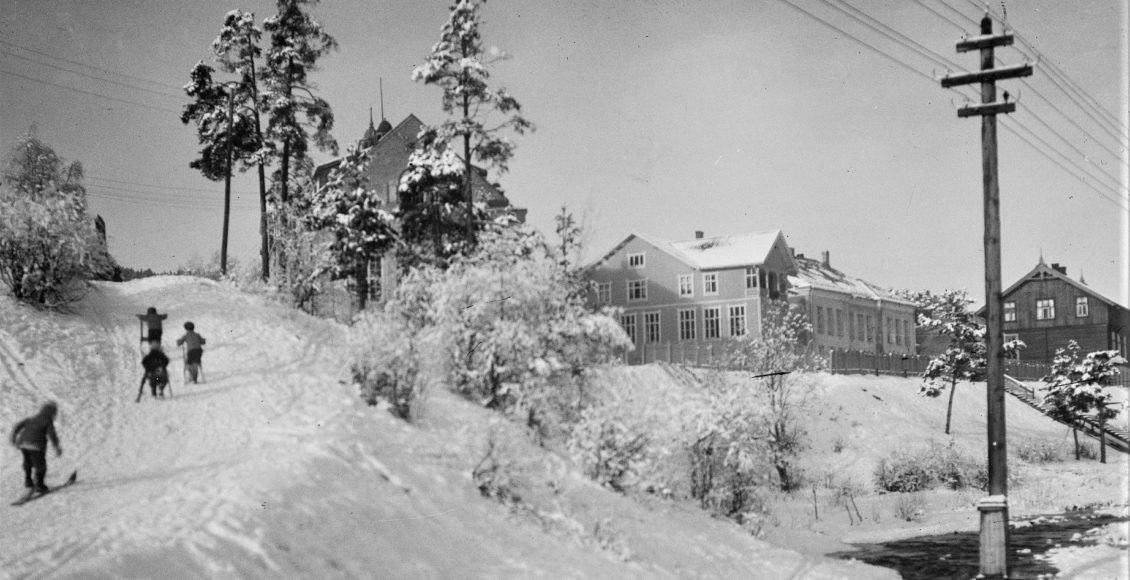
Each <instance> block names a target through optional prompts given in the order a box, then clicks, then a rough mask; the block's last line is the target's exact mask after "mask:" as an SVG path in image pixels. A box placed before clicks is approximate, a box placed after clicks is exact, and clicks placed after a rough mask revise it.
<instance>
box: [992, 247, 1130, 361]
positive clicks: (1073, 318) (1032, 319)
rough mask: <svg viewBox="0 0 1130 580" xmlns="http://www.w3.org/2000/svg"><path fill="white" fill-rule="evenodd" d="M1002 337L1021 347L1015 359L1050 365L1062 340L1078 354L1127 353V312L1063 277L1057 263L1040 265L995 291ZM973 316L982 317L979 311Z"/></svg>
mask: <svg viewBox="0 0 1130 580" xmlns="http://www.w3.org/2000/svg"><path fill="white" fill-rule="evenodd" d="M1001 302H1002V313H1001V315H1002V318H1003V320H1004V339H1005V340H1006V341H1008V340H1011V339H1013V338H1019V339H1020V340H1022V341H1024V343H1025V344H1027V348H1025V349H1024V350H1023V351H1021V353H1020V355H1019V356H1020V359H1021V360H1025V361H1031V362H1047V363H1050V362H1051V361H1052V359H1053V358H1054V357H1055V351H1056V349H1058V348H1063V347H1065V346H1067V343H1068V341H1071V340H1074V341H1075V342H1077V343H1079V348H1080V349H1081V350H1082V351H1083V352H1085V353H1086V352H1091V351H1096V350H1118V351H1120V352H1121V353H1122V355H1123V356H1126V354H1127V345H1126V339H1127V334H1128V333H1130V312H1128V311H1127V309H1126V307H1125V306H1123V305H1120V304H1117V303H1115V302H1114V301H1113V300H1110V299H1109V298H1107V297H1105V296H1103V295H1102V294H1099V293H1098V292H1095V291H1094V290H1093V289H1092V288H1090V287H1089V286H1087V284H1086V283H1084V282H1083V281H1081V280H1073V279H1071V278H1070V277H1068V275H1067V268H1065V267H1063V266H1060V265H1059V264H1052V265H1050V266H1049V265H1048V264H1046V263H1044V260H1043V258H1041V259H1040V262H1039V263H1038V264H1037V265H1036V267H1035V268H1033V269H1032V271H1031V272H1028V273H1027V274H1025V275H1024V277H1023V278H1021V279H1020V280H1018V281H1017V282H1016V283H1015V284H1013V285H1012V286H1009V287H1008V288H1007V289H1006V290H1005V291H1004V292H1002V293H1001ZM978 315H980V316H985V309H984V308H982V309H981V310H980V311H979V312H978Z"/></svg>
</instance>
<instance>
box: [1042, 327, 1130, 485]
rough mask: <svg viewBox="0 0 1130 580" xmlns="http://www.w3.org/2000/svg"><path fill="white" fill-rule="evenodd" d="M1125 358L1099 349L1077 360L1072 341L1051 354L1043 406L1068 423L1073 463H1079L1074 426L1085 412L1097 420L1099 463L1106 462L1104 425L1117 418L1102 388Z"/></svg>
mask: <svg viewBox="0 0 1130 580" xmlns="http://www.w3.org/2000/svg"><path fill="white" fill-rule="evenodd" d="M1124 364H1126V359H1125V358H1123V357H1122V356H1121V355H1119V353H1118V351H1117V350H1099V351H1094V352H1089V353H1087V354H1086V355H1085V356H1084V357H1083V358H1082V359H1080V358H1079V343H1077V342H1075V341H1074V340H1072V341H1069V342H1068V343H1067V347H1066V348H1059V349H1056V351H1055V359H1054V360H1053V361H1052V369H1051V372H1050V373H1048V375H1047V376H1046V377H1044V382H1046V383H1048V390H1047V392H1046V393H1045V394H1044V404H1045V405H1047V406H1048V407H1050V408H1051V409H1052V410H1053V411H1052V412H1053V414H1054V415H1055V416H1056V417H1058V418H1060V419H1062V420H1064V421H1067V422H1069V423H1071V424H1072V434H1073V435H1074V436H1075V460H1076V461H1078V460H1079V455H1080V454H1079V433H1078V428H1077V427H1076V426H1077V425H1078V423H1079V421H1080V420H1082V418H1083V417H1084V416H1086V415H1087V414H1089V413H1094V414H1095V417H1096V419H1098V423H1099V429H1100V436H1099V461H1100V462H1102V463H1106V422H1107V420H1109V419H1112V418H1114V417H1116V416H1117V415H1118V412H1117V411H1115V410H1114V409H1113V408H1112V405H1111V403H1112V396H1111V394H1110V393H1109V392H1107V391H1106V390H1105V388H1106V387H1109V386H1112V385H1114V384H1116V380H1117V378H1118V376H1119V374H1120V371H1119V370H1118V368H1117V365H1124Z"/></svg>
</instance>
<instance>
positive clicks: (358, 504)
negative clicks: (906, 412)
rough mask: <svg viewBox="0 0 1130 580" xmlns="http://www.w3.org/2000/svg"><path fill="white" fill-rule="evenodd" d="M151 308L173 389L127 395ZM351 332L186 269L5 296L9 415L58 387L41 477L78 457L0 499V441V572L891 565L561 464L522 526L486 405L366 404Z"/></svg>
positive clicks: (505, 572) (434, 574) (800, 574)
mask: <svg viewBox="0 0 1130 580" xmlns="http://www.w3.org/2000/svg"><path fill="white" fill-rule="evenodd" d="M148 306H155V307H156V308H157V309H158V310H159V311H160V312H163V313H165V312H167V313H168V319H167V320H166V321H165V337H164V343H165V346H166V352H167V353H168V354H169V356H170V358H171V359H172V363H171V364H170V375H171V377H172V380H173V382H172V387H173V397H172V398H170V399H166V400H154V399H152V398H150V397H149V395H148V393H146V395H145V396H144V397H143V398H142V400H141V402H140V403H135V402H134V397H135V396H136V394H137V387H138V382H139V379H140V377H141V367H140V358H141V351H140V349H139V334H138V333H139V330H138V321H137V318H136V316H135V315H136V314H138V313H143V312H145V309H146V307H148ZM187 320H192V321H193V322H194V323H195V324H196V329H197V331H198V332H200V333H201V334H202V335H203V336H204V337H205V338H206V339H207V341H208V342H207V345H206V346H205V354H204V368H205V373H206V377H207V382H206V383H203V384H200V385H187V386H186V385H184V384H183V383H182V379H181V377H182V368H183V357H182V354H181V352H180V351H179V349H177V348H176V347H175V346H174V341H175V339H176V338H177V337H178V336H180V335H181V334H183V329H182V325H183V323H184V322H185V321H187ZM347 334H348V333H347V330H346V329H345V327H342V326H340V325H338V324H336V323H333V322H329V321H324V320H320V319H316V318H312V317H309V316H306V315H304V314H301V313H298V312H295V311H294V310H292V309H290V308H288V307H285V306H282V305H279V304H274V303H272V302H271V301H270V300H268V299H266V298H264V297H261V296H250V295H245V294H242V293H240V292H238V291H237V290H234V289H232V288H231V287H229V286H227V285H224V284H220V283H216V282H212V281H209V280H203V279H197V278H190V277H155V278H147V279H143V280H135V281H132V282H128V283H124V284H109V283H105V284H103V283H99V284H96V285H95V287H94V290H93V291H92V292H91V293H90V295H88V296H87V298H86V299H84V301H83V302H82V303H81V304H80V305H79V306H78V307H77V309H76V312H74V313H71V314H58V313H44V312H39V311H36V310H33V309H30V308H27V307H25V306H22V305H18V304H16V303H15V302H14V301H13V300H12V299H11V298H10V297H7V296H0V426H3V428H4V429H5V435H6V434H7V430H8V429H10V426H11V424H12V423H13V422H14V421H16V420H18V419H19V418H21V417H23V416H26V415H29V414H32V413H33V412H35V410H36V409H37V408H38V406H39V404H41V403H42V402H43V401H44V400H46V399H47V398H51V399H54V400H56V401H57V402H58V403H59V407H60V415H59V417H58V419H57V421H56V427H57V429H58V432H59V436H60V439H61V443H62V447H63V451H64V454H63V456H62V457H55V456H54V454H49V456H48V464H49V468H50V471H49V473H48V483H49V484H57V483H59V482H60V481H61V480H62V479H63V478H65V477H66V475H67V474H69V473H70V472H71V470H74V469H77V470H78V473H79V483H78V485H75V486H72V487H70V488H67V489H65V490H62V491H60V492H58V493H57V494H51V495H48V496H46V497H44V498H42V499H39V500H36V501H34V502H31V503H29V504H27V505H25V506H22V507H10V506H9V505H8V502H9V501H11V500H13V499H16V498H17V497H19V496H20V495H21V494H22V493H23V489H22V479H23V478H22V475H21V468H20V456H19V453H18V452H17V451H16V450H15V449H12V448H11V447H8V446H5V447H4V450H3V451H2V452H0V496H2V497H3V498H4V499H5V500H7V501H3V502H0V577H3V578H25V577H33V578H41V577H50V578H157V577H160V578H358V577H361V578H365V577H396V578H530V577H545V578H633V577H635V578H676V577H678V578H697V577H702V578H727V577H759V578H893V577H896V575H895V574H893V573H892V572H890V571H888V570H884V569H880V568H872V567H868V566H863V565H860V564H857V563H854V562H840V561H829V560H819V559H813V558H810V557H805V556H801V555H799V554H797V553H794V552H790V551H787V550H783V549H778V548H773V547H770V546H768V545H767V544H765V543H763V542H759V541H757V540H754V539H753V538H751V537H750V536H749V535H748V534H745V533H743V532H741V530H739V529H738V528H737V527H736V526H733V525H730V524H728V523H725V522H720V521H717V520H712V519H711V518H709V517H708V516H706V515H705V514H703V513H702V512H700V511H698V510H696V509H684V508H681V507H679V506H677V505H665V504H661V505H659V506H658V507H656V506H652V507H645V506H641V505H640V504H638V503H636V502H633V501H631V500H629V499H627V498H624V497H623V496H619V495H617V494H613V493H611V492H608V491H607V490H604V489H601V488H599V487H598V486H595V485H593V484H591V482H588V481H587V480H586V479H585V478H583V477H581V476H579V475H577V474H576V473H575V470H572V471H570V468H568V467H567V466H563V467H562V476H561V479H560V481H559V482H558V484H557V485H558V487H557V488H555V490H554V493H555V494H559V495H556V496H555V497H554V498H553V499H552V501H553V502H555V505H558V506H559V511H557V512H554V513H553V514H549V515H548V516H545V517H543V520H544V521H548V522H549V523H550V524H553V522H554V521H557V520H560V522H561V525H560V528H561V529H562V530H564V531H563V532H561V533H554V531H553V530H552V529H549V528H552V525H545V524H542V525H538V524H531V523H530V521H529V518H522V517H517V516H515V514H514V513H512V512H510V511H508V510H507V509H506V508H505V507H504V506H502V505H500V504H498V503H497V502H494V501H491V500H486V499H484V498H482V497H481V496H480V494H479V492H478V490H477V489H476V488H475V486H474V484H473V483H472V482H471V480H470V476H469V472H470V468H471V466H473V465H474V463H475V462H476V461H477V458H478V456H479V454H480V453H481V444H482V442H483V441H484V440H485V433H486V431H487V430H488V429H489V424H490V422H491V420H493V419H494V418H495V416H494V415H493V414H492V413H490V412H488V411H485V410H483V409H480V408H477V407H475V406H474V405H470V404H468V403H466V402H464V401H461V400H459V399H457V398H455V397H453V396H449V395H446V394H444V393H439V392H437V393H435V394H434V395H433V398H432V400H431V401H430V403H429V405H430V410H429V417H430V418H429V419H428V424H427V426H426V427H424V428H421V427H417V426H413V425H408V424H405V423H403V422H401V421H398V420H396V419H393V418H392V417H391V416H389V415H388V414H387V413H386V412H384V411H382V410H381V409H378V408H375V407H368V406H366V405H364V403H362V402H361V401H359V399H358V398H357V397H356V394H355V392H354V388H353V387H352V386H351V385H349V380H348V378H349V377H348V366H347V365H346V364H345V363H344V361H343V358H344V353H346V352H347V350H348V344H347ZM535 451H536V450H531V451H530V453H531V454H532V453H534V452H535ZM562 506H564V507H562ZM586 510H587V511H586ZM589 512H591V513H589ZM594 514H595V515H594ZM597 517H600V518H604V517H608V518H611V519H610V520H609V521H615V522H616V523H617V526H618V528H617V529H618V530H619V531H618V532H617V534H618V535H617V536H616V537H615V539H616V542H618V544H617V546H619V547H618V548H617V550H608V549H604V548H602V546H601V545H599V544H600V542H595V541H589V540H586V539H585V538H586V537H587V536H586V534H588V530H590V529H592V530H595V525H594V524H593V523H592V522H593V521H595V518H597ZM578 528H579V529H580V532H583V533H578V532H577V529H578ZM606 529H607V526H606ZM547 530H548V531H547ZM594 533H595V531H594ZM606 533H607V532H606ZM624 547H627V548H630V550H629V551H630V552H631V554H632V555H631V556H630V557H624V553H625V550H624V549H621V548H624Z"/></svg>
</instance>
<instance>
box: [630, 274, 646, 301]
mask: <svg viewBox="0 0 1130 580" xmlns="http://www.w3.org/2000/svg"><path fill="white" fill-rule="evenodd" d="M644 300H647V279H646V278H645V279H643V280H628V302H643V301H644Z"/></svg>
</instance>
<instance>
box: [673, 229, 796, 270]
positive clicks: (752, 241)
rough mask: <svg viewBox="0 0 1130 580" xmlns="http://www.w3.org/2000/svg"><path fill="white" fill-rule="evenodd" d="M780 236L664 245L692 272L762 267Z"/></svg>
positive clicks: (763, 234)
mask: <svg viewBox="0 0 1130 580" xmlns="http://www.w3.org/2000/svg"><path fill="white" fill-rule="evenodd" d="M780 235H781V230H770V231H767V232H751V233H747V234H737V235H733V236H719V237H714V238H696V239H693V240H683V241H679V242H665V244H666V245H667V246H669V247H670V248H672V249H674V250H675V252H676V253H677V254H679V255H681V256H682V257H683V258H684V259H686V260H687V261H688V262H690V263H691V264H693V265H694V266H695V267H696V268H700V269H703V270H713V269H718V268H734V267H738V266H753V265H756V264H761V263H763V262H764V261H765V258H766V256H768V255H769V252H770V251H771V250H772V249H773V244H775V243H776V242H777V238H778V237H780Z"/></svg>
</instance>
